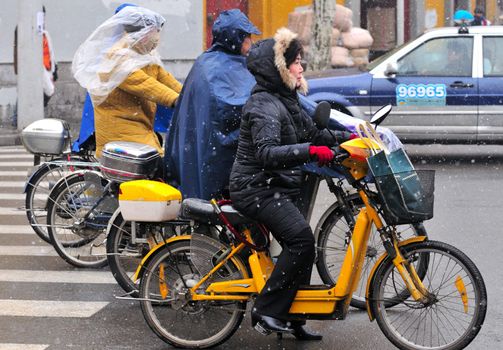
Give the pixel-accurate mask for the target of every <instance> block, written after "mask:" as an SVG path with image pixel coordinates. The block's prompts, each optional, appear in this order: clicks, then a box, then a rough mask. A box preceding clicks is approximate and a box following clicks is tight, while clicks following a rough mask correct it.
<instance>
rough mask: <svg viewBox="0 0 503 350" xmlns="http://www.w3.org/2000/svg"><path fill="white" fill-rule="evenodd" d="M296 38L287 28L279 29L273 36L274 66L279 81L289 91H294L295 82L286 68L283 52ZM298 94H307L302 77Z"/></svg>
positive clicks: (305, 84)
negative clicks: (279, 77)
mask: <svg viewBox="0 0 503 350" xmlns="http://www.w3.org/2000/svg"><path fill="white" fill-rule="evenodd" d="M296 38H297V34H296V33H294V32H292V31H291V30H290V29H288V28H280V29H278V31H277V32H276V34H275V35H274V41H275V43H274V64H275V65H276V68H277V69H278V72H279V75H280V76H281V79H282V80H283V82H284V83H285V85H286V86H288V87H289V88H290V89H292V90H295V87H296V85H297V80H296V79H295V77H293V76H292V75H291V74H290V71H289V70H288V67H287V66H286V60H285V52H286V50H287V49H288V47H289V46H290V43H291V42H292V40H293V39H296ZM299 92H300V93H302V94H304V95H305V94H307V82H306V79H304V77H302V80H301V85H300V87H299Z"/></svg>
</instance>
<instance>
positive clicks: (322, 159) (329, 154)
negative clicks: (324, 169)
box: [309, 146, 334, 166]
mask: <svg viewBox="0 0 503 350" xmlns="http://www.w3.org/2000/svg"><path fill="white" fill-rule="evenodd" d="M309 155H310V156H311V157H316V159H317V160H318V165H319V166H323V165H325V164H327V163H329V162H330V161H331V160H332V159H334V152H333V151H332V150H331V149H330V148H328V147H327V146H309Z"/></svg>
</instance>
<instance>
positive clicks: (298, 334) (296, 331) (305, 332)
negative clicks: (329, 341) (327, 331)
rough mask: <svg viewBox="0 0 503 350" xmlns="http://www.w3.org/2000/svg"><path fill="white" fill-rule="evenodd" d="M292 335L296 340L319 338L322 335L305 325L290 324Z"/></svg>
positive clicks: (321, 337)
mask: <svg viewBox="0 0 503 350" xmlns="http://www.w3.org/2000/svg"><path fill="white" fill-rule="evenodd" d="M292 329H293V335H294V336H295V338H297V340H321V339H323V336H322V335H321V334H319V333H315V332H313V331H310V330H309V329H307V328H306V326H304V325H301V324H297V325H296V324H292Z"/></svg>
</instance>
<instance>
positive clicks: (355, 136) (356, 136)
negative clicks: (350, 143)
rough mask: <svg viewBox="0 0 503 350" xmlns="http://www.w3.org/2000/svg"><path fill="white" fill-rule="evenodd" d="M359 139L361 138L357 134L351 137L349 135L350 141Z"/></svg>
mask: <svg viewBox="0 0 503 350" xmlns="http://www.w3.org/2000/svg"><path fill="white" fill-rule="evenodd" d="M359 138H360V136H358V135H357V134H351V135H349V139H350V140H353V139H359Z"/></svg>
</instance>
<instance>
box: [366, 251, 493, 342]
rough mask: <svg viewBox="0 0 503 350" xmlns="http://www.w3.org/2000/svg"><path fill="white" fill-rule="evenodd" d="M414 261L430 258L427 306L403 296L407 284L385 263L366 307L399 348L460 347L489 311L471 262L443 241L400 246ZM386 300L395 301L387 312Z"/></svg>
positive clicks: (388, 260)
mask: <svg viewBox="0 0 503 350" xmlns="http://www.w3.org/2000/svg"><path fill="white" fill-rule="evenodd" d="M402 251H403V254H404V258H405V259H407V260H408V261H409V262H411V263H414V262H415V261H417V260H418V259H421V256H424V255H427V256H428V259H427V260H428V268H427V272H426V274H425V276H424V277H423V278H422V282H423V285H424V286H425V287H426V288H427V289H428V292H429V293H430V295H429V297H428V302H426V303H422V302H418V301H415V300H414V299H413V298H412V297H410V296H409V297H407V298H406V299H405V298H404V297H403V293H401V292H397V291H403V290H404V289H405V284H404V282H403V280H402V278H401V276H400V274H399V272H398V271H397V269H396V268H395V266H394V265H393V262H392V259H391V258H387V259H385V260H384V261H383V262H382V263H381V265H380V266H379V268H378V270H377V272H376V275H375V280H374V282H373V283H372V286H371V296H370V307H371V310H372V312H373V314H374V316H375V318H376V320H377V323H378V324H379V327H380V328H381V330H382V331H383V333H384V335H385V336H386V337H387V338H388V339H389V340H390V341H391V342H392V343H393V344H395V345H396V346H397V347H399V348H400V349H439V350H440V349H449V350H451V349H463V348H464V347H465V346H467V345H468V344H469V343H470V342H471V341H472V340H473V339H474V338H475V336H476V335H477V333H478V332H479V330H480V328H481V326H482V323H483V322H484V318H485V315H486V309H487V292H486V288H485V284H484V281H483V279H482V275H481V274H480V272H479V270H478V269H477V267H476V266H475V264H474V263H473V262H472V261H471V260H470V259H469V258H468V257H467V256H466V255H465V254H464V253H462V252H461V251H460V250H459V249H457V248H455V247H453V246H451V245H448V244H446V243H443V242H437V241H425V242H421V243H413V244H410V245H407V246H405V247H403V248H402ZM387 300H392V301H395V300H397V301H398V302H399V305H396V306H395V307H393V308H386V307H385V303H386V301H387Z"/></svg>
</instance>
